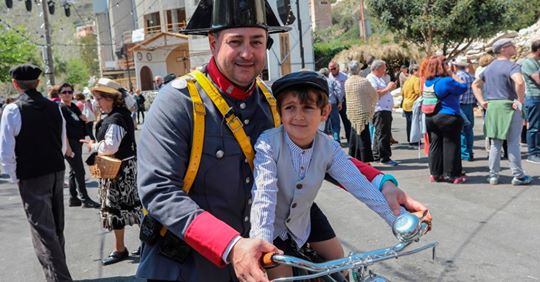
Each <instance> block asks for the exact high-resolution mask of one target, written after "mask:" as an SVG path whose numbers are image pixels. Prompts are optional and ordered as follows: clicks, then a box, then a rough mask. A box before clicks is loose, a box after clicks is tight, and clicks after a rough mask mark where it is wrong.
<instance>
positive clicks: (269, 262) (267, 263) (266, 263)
mask: <svg viewBox="0 0 540 282" xmlns="http://www.w3.org/2000/svg"><path fill="white" fill-rule="evenodd" d="M275 254H276V253H274V252H272V253H265V254H264V255H262V256H261V261H260V263H261V266H262V267H263V268H265V269H268V268H272V267H276V266H278V264H277V263H275V262H274V260H273V259H272V257H273V256H274V255H275Z"/></svg>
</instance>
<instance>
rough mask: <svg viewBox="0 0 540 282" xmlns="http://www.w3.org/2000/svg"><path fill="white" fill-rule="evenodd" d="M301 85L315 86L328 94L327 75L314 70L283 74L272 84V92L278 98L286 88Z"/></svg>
mask: <svg viewBox="0 0 540 282" xmlns="http://www.w3.org/2000/svg"><path fill="white" fill-rule="evenodd" d="M299 86H306V87H308V86H309V87H314V88H317V89H319V90H322V91H323V92H324V93H325V94H326V95H328V82H327V80H326V77H324V76H323V75H322V74H319V73H317V72H314V71H298V72H292V73H289V74H287V75H285V76H283V77H282V78H280V79H278V80H276V81H275V82H274V83H273V84H272V93H273V94H274V97H276V98H277V97H278V96H279V95H281V93H282V92H283V91H284V90H286V89H288V88H291V87H299Z"/></svg>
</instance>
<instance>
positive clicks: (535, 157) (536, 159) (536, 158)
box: [527, 155, 540, 164]
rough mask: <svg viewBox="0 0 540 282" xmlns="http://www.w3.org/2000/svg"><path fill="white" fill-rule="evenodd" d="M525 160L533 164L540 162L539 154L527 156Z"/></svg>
mask: <svg viewBox="0 0 540 282" xmlns="http://www.w3.org/2000/svg"><path fill="white" fill-rule="evenodd" d="M527 162H529V163H533V164H540V156H538V155H532V156H529V157H528V158H527Z"/></svg>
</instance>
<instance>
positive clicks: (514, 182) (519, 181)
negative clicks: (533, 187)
mask: <svg viewBox="0 0 540 282" xmlns="http://www.w3.org/2000/svg"><path fill="white" fill-rule="evenodd" d="M531 182H532V177H530V176H528V175H525V176H523V177H522V178H517V177H514V178H513V179H512V185H528V184H531Z"/></svg>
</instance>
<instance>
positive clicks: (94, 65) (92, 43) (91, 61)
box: [79, 34, 99, 76]
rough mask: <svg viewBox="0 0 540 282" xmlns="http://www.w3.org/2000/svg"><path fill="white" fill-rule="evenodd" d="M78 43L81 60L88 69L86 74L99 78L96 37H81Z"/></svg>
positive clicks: (91, 35)
mask: <svg viewBox="0 0 540 282" xmlns="http://www.w3.org/2000/svg"><path fill="white" fill-rule="evenodd" d="M79 43H80V44H81V47H80V53H81V59H82V60H83V62H84V64H85V65H86V67H87V68H88V73H89V74H90V76H99V61H98V58H99V56H98V49H97V36H96V35H95V34H90V35H87V36H85V37H82V38H81V39H80V41H79Z"/></svg>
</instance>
